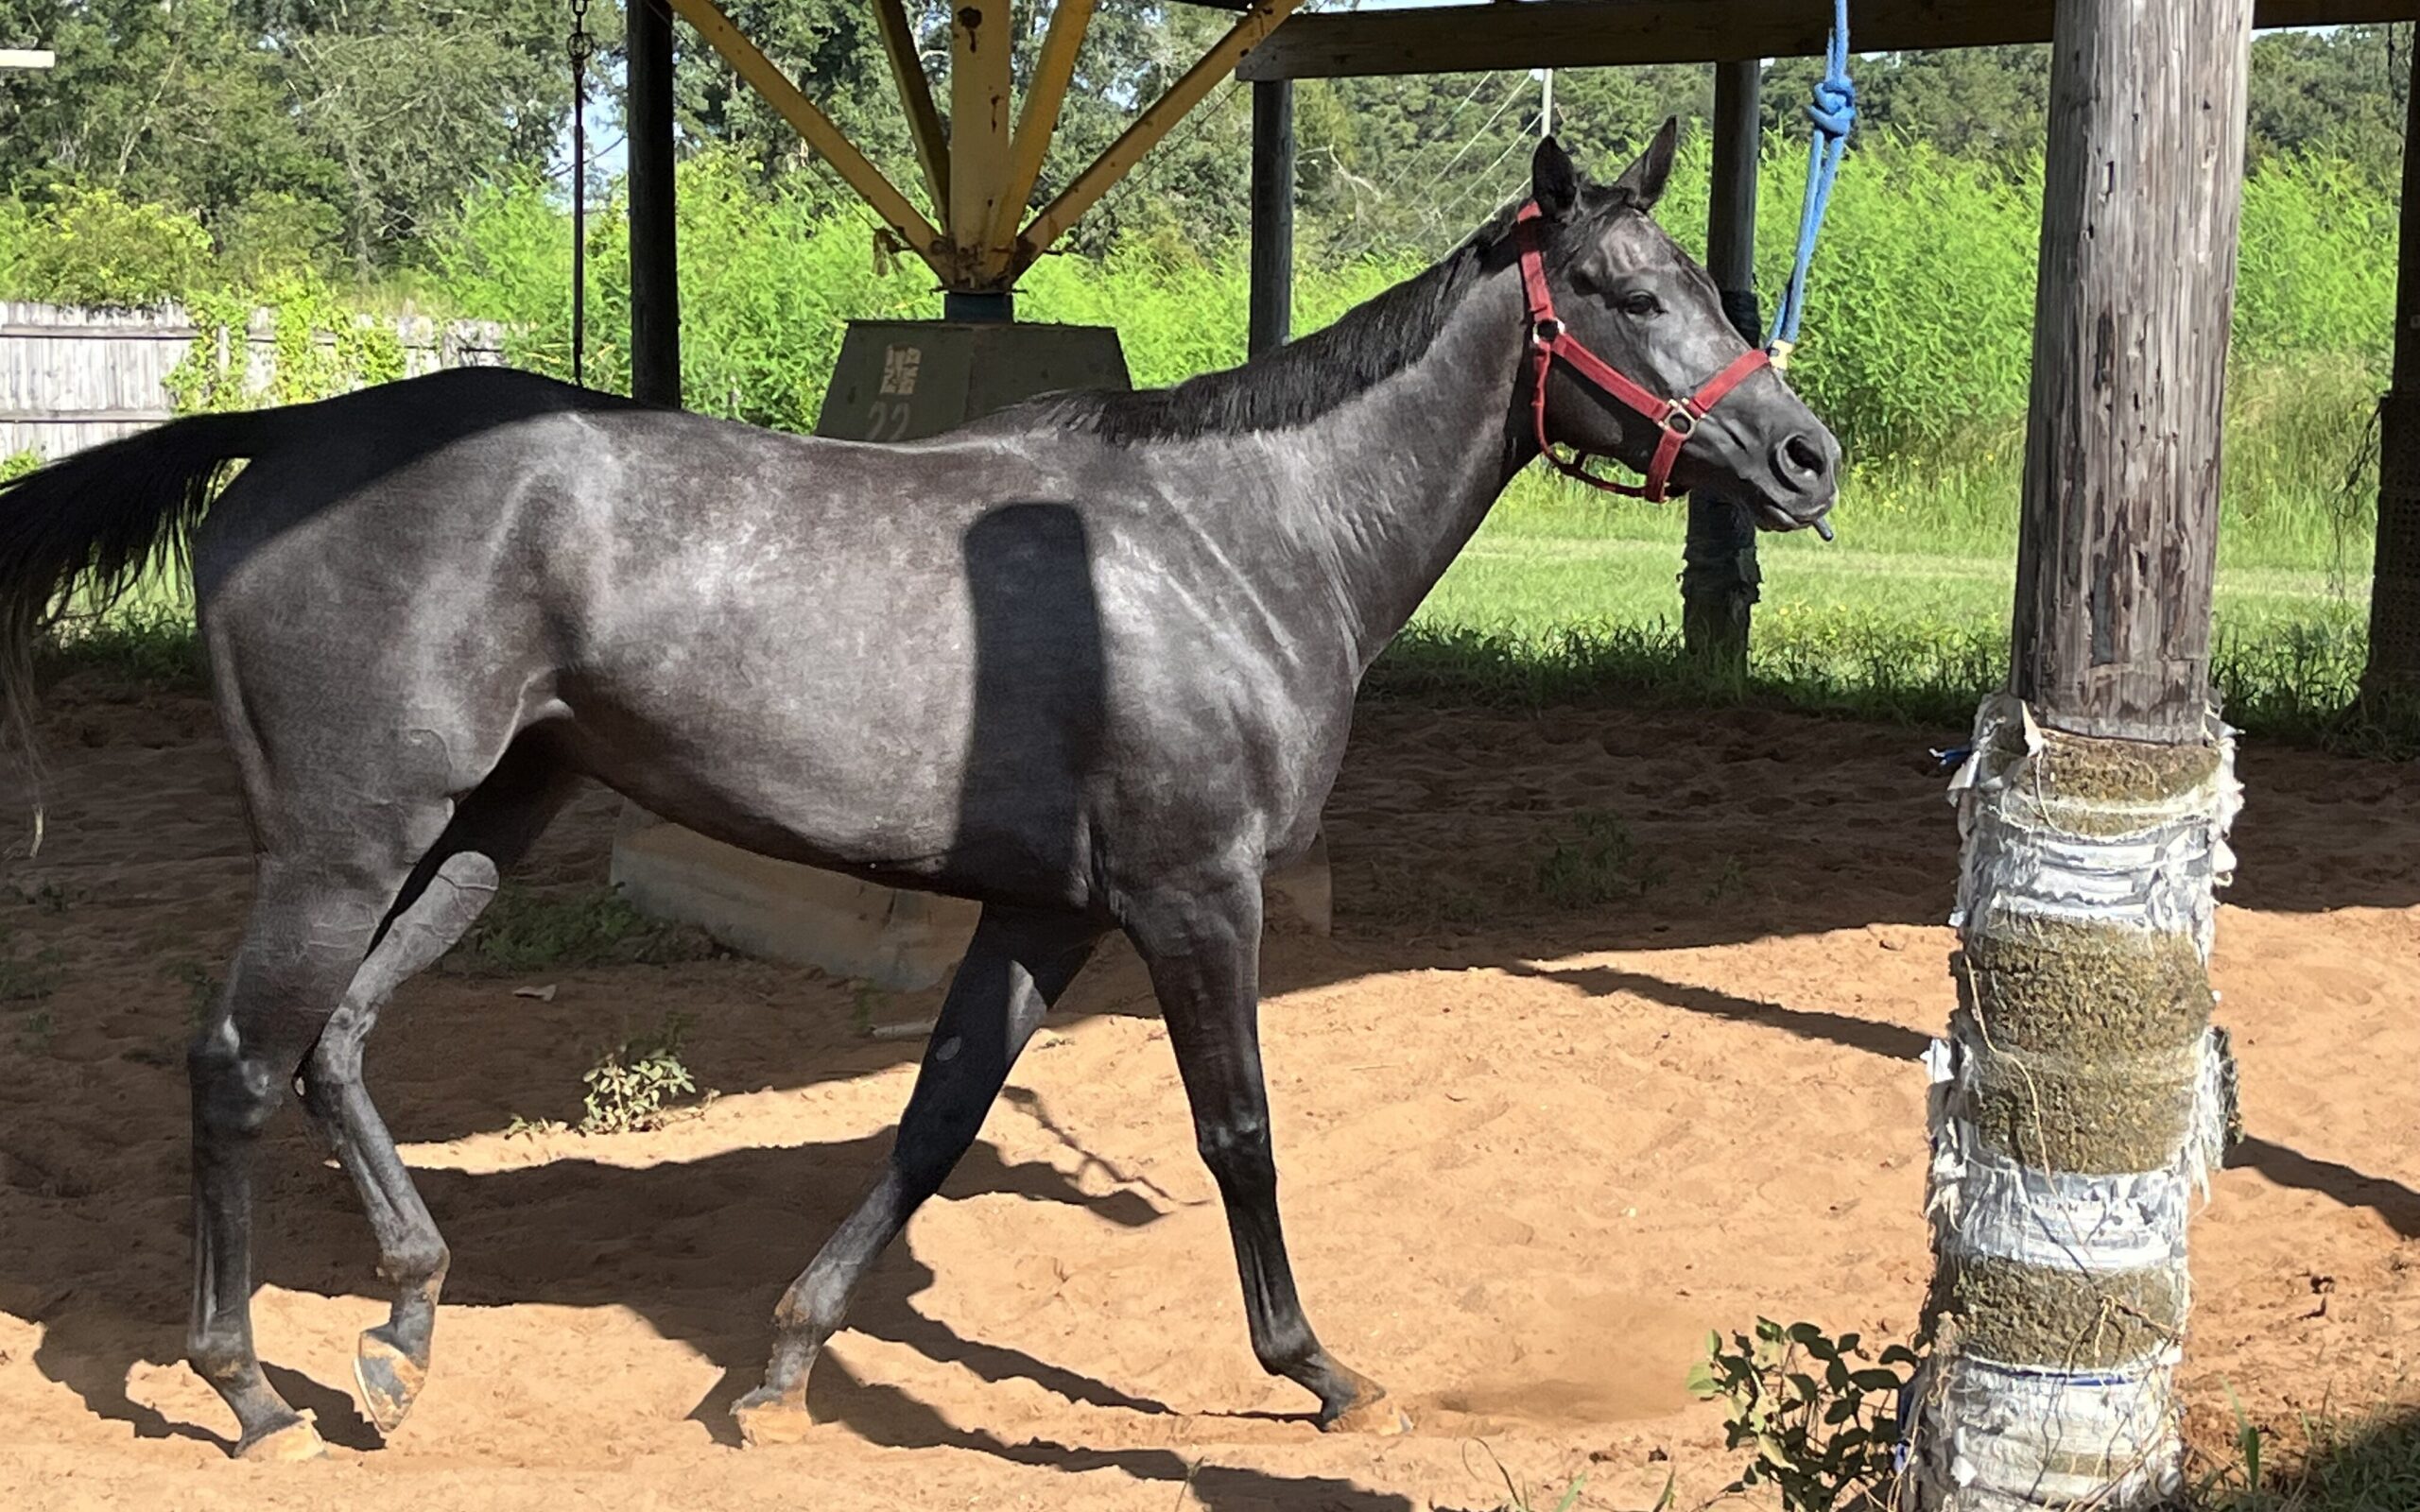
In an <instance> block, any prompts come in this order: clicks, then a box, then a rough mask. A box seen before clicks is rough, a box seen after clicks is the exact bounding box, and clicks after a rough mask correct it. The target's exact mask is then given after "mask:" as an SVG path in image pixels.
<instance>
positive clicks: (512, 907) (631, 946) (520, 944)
mask: <svg viewBox="0 0 2420 1512" xmlns="http://www.w3.org/2000/svg"><path fill="white" fill-rule="evenodd" d="M713 954H716V951H715V948H714V945H713V943H712V942H711V941H709V940H708V939H707V938H706V937H705V936H704V935H703V934H701V933H700V932H699V931H697V930H694V929H691V928H689V927H687V926H686V925H682V924H671V923H664V922H660V921H658V920H656V919H648V918H647V917H646V916H645V915H643V914H641V913H640V912H639V911H638V910H637V909H635V908H633V907H631V904H630V902H629V901H628V900H626V899H625V898H623V897H622V895H621V894H620V893H618V892H603V891H599V892H584V893H579V894H575V895H570V896H551V895H548V894H545V893H539V892H532V891H529V890H527V889H526V888H523V887H519V886H515V885H512V884H510V883H507V884H506V885H505V886H504V887H503V888H502V889H501V890H500V891H499V892H498V893H497V894H496V898H495V901H494V902H492V903H490V904H489V905H488V907H487V911H486V912H485V913H483V914H481V915H480V916H479V919H478V922H477V923H475V924H473V925H472V926H471V928H470V931H469V932H468V933H467V934H465V935H464V936H462V940H461V943H459V944H458V945H457V946H455V948H454V950H453V952H452V954H451V955H450V956H449V964H450V965H451V966H452V967H453V968H454V969H455V970H458V971H476V972H490V973H494V974H499V975H515V974H520V973H526V972H529V971H577V970H579V969H580V968H583V967H595V966H625V965H633V964H635V965H647V966H665V965H670V964H673V963H675V962H680V961H694V960H702V959H704V958H706V957H708V956H710V955H713Z"/></svg>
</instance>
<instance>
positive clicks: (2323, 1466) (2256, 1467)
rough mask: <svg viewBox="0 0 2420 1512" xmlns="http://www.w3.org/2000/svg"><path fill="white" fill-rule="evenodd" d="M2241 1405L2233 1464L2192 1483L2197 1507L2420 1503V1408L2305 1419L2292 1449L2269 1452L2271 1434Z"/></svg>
mask: <svg viewBox="0 0 2420 1512" xmlns="http://www.w3.org/2000/svg"><path fill="white" fill-rule="evenodd" d="M2227 1395H2228V1400H2229V1401H2230V1403H2231V1404H2234V1405H2235V1415H2236V1431H2235V1437H2234V1440H2233V1442H2232V1443H2231V1444H2230V1445H2229V1448H2230V1449H2231V1450H2232V1451H2233V1458H2232V1460H2231V1462H2229V1463H2225V1464H2221V1465H2219V1466H2217V1467H2215V1468H2214V1469H2210V1470H2208V1471H2206V1472H2204V1473H2203V1474H2202V1475H2201V1476H2200V1477H2199V1478H2198V1480H2197V1481H2196V1482H2195V1484H2194V1485H2193V1486H2192V1495H2191V1498H2190V1502H2189V1504H2190V1505H2191V1506H2192V1507H2193V1508H2195V1509H2196V1512H2388V1509H2390V1508H2392V1509H2394V1512H2401V1509H2403V1508H2406V1507H2414V1506H2420V1414H2414V1413H2413V1412H2412V1411H2411V1409H2410V1408H2408V1407H2407V1408H2403V1409H2400V1410H2384V1409H2382V1410H2379V1411H2377V1412H2374V1413H2368V1414H2363V1415H2359V1416H2356V1417H2337V1416H2334V1415H2332V1414H2327V1413H2322V1414H2321V1415H2319V1416H2317V1417H2309V1416H2306V1417H2301V1418H2300V1419H2299V1420H2298V1424H2297V1427H2298V1430H2299V1436H2300V1440H2301V1442H2300V1443H2299V1444H2298V1445H2296V1446H2294V1449H2293V1452H2291V1453H2287V1454H2282V1455H2272V1454H2270V1453H2269V1452H2268V1444H2269V1436H2270V1435H2266V1434H2264V1433H2263V1432H2262V1431H2261V1430H2260V1428H2258V1427H2257V1426H2256V1425H2255V1424H2254V1423H2253V1422H2252V1420H2251V1419H2250V1418H2249V1417H2247V1416H2246V1415H2245V1413H2244V1411H2243V1408H2242V1406H2241V1405H2240V1404H2239V1403H2235V1402H2234V1396H2235V1394H2234V1392H2233V1391H2232V1390H2230V1391H2229V1392H2228V1394H2227Z"/></svg>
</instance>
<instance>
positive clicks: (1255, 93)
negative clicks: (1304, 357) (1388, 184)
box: [1244, 79, 1294, 356]
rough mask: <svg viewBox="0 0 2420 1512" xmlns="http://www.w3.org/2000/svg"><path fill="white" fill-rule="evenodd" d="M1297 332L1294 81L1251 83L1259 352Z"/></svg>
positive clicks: (1252, 348) (1249, 343) (1255, 346)
mask: <svg viewBox="0 0 2420 1512" xmlns="http://www.w3.org/2000/svg"><path fill="white" fill-rule="evenodd" d="M1293 335H1294V85H1293V83H1292V81H1291V80H1288V79H1278V80H1275V81H1273V82H1271V83H1267V84H1254V85H1253V87H1252V326H1251V334H1250V335H1249V336H1248V338H1247V339H1246V341H1245V347H1244V350H1245V351H1247V352H1250V353H1251V354H1252V355H1253V356H1258V355H1259V354H1260V353H1262V352H1268V351H1270V350H1271V349H1272V348H1275V347H1282V346H1284V345H1285V344H1286V343H1287V342H1288V340H1290V339H1291V338H1292V336H1293Z"/></svg>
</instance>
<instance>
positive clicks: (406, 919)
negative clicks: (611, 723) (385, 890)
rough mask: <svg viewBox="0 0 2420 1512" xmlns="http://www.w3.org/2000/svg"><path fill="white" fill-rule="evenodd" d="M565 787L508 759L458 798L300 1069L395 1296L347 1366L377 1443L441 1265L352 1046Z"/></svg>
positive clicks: (560, 776) (394, 1414) (439, 1247)
mask: <svg viewBox="0 0 2420 1512" xmlns="http://www.w3.org/2000/svg"><path fill="white" fill-rule="evenodd" d="M576 785H577V779H576V778H575V777H573V775H572V774H570V773H569V772H565V771H561V770H558V769H556V768H553V767H551V766H550V765H546V764H545V762H544V758H543V757H542V756H540V755H537V754H536V753H534V752H525V751H521V750H516V751H515V752H514V753H513V754H512V755H510V756H508V757H507V759H506V761H505V764H504V765H502V766H500V767H499V768H498V769H497V771H496V772H495V774H494V775H493V776H491V777H490V778H489V779H488V780H487V781H486V782H483V783H481V784H480V785H479V787H478V788H477V789H476V790H475V792H473V793H472V794H471V796H470V797H469V798H467V799H463V801H462V803H461V805H460V807H459V808H458V809H457V810H456V812H455V815H454V819H453V822H452V823H450V824H448V825H447V826H446V829H445V833H444V835H443V837H442V838H441V839H440V840H439V841H438V843H437V845H436V847H435V848H434V849H432V850H431V851H429V853H428V854H427V855H426V856H424V857H423V858H422V860H421V863H420V865H419V866H418V867H417V868H414V869H413V872H412V876H411V880H410V881H409V882H407V883H406V884H405V885H404V890H403V894H402V896H401V897H399V898H398V899H397V900H396V902H395V908H394V911H393V912H392V914H391V915H390V916H389V919H388V923H387V927H386V930H385V932H384V934H383V935H382V936H380V938H379V940H378V943H377V945H376V946H375V947H374V948H373V949H372V951H371V953H370V958H369V959H368V960H366V961H364V962H362V964H361V969H360V971H357V972H355V973H354V979H353V985H352V987H351V988H349V989H347V991H346V992H345V996H344V1003H343V1005H341V1006H340V1007H338V1008H337V1011H336V1014H335V1016H334V1017H333V1018H331V1019H330V1020H329V1021H328V1025H327V1027H326V1028H325V1029H324V1030H322V1031H321V1032H320V1039H319V1042H318V1043H317V1044H315V1045H314V1046H313V1047H312V1049H311V1054H310V1056H309V1057H308V1058H307V1059H306V1060H304V1062H303V1064H302V1106H303V1108H305V1109H306V1110H307V1111H308V1112H309V1114H310V1116H311V1122H312V1123H313V1125H315V1126H316V1127H317V1128H318V1129H319V1131H320V1136H321V1137H322V1138H323V1139H324V1140H326V1142H327V1143H328V1144H329V1146H330V1147H331V1148H332V1149H333V1150H335V1152H336V1156H337V1163H339V1164H341V1165H342V1166H343V1167H344V1169H345V1172H346V1174H347V1175H349V1176H351V1177H353V1181H354V1187H355V1188H356V1189H357V1190H358V1191H359V1192H360V1194H361V1205H362V1207H363V1209H364V1210H365V1211H367V1212H368V1213H369V1216H370V1227H371V1230H372V1232H373V1233H374V1234H375V1235H376V1236H377V1242H378V1274H379V1276H380V1277H381V1278H382V1279H383V1280H386V1281H387V1282H388V1283H389V1284H390V1285H391V1286H393V1287H394V1288H395V1301H394V1306H393V1310H392V1312H391V1313H390V1314H389V1317H388V1319H387V1321H386V1322H385V1323H384V1324H382V1325H380V1326H379V1327H377V1328H373V1329H370V1330H368V1331H366V1332H363V1334H362V1335H361V1338H360V1340H359V1342H358V1344H357V1345H356V1346H355V1351H354V1383H355V1384H357V1385H358V1386H359V1387H360V1389H361V1400H362V1405H363V1406H364V1407H365V1408H366V1409H367V1410H368V1411H369V1414H370V1419H371V1421H372V1422H374V1423H376V1424H377V1425H378V1431H379V1432H380V1433H382V1434H391V1433H393V1432H394V1431H395V1430H396V1429H397V1428H399V1427H401V1426H402V1424H403V1421H404V1416H405V1415H406V1413H408V1412H409V1411H410V1410H411V1405H412V1400H413V1398H415V1397H416V1396H418V1395H419V1393H420V1388H421V1383H422V1382H423V1380H425V1379H426V1377H427V1372H428V1359H429V1336H430V1333H431V1332H432V1330H433V1329H434V1328H435V1327H436V1322H437V1297H438V1292H439V1289H440V1288H441V1287H442V1286H443V1285H444V1283H445V1268H446V1262H447V1259H448V1256H447V1253H446V1249H445V1241H444V1239H443V1237H442V1236H441V1235H440V1234H439V1233H438V1231H437V1224H436V1222H435V1221H434V1220H433V1219H431V1218H430V1217H429V1215H428V1209H427V1207H426V1206H424V1205H423V1203H422V1201H421V1198H420V1193H419V1192H418V1191H417V1190H416V1189H415V1188H414V1187H413V1185H412V1178H411V1174H410V1173H409V1172H408V1171H407V1170H406V1168H405V1166H404V1162H403V1158H402V1157H401V1156H399V1155H397V1154H396V1152H395V1142H394V1139H393V1137H392V1136H391V1135H389V1133H388V1132H387V1125H386V1123H385V1121H384V1120H382V1119H381V1118H380V1117H379V1116H378V1108H377V1107H376V1105H375V1104H373V1103H372V1101H371V1099H370V1091H369V1089H368V1088H367V1087H365V1086H364V1085H363V1084H362V1079H361V1048H362V1044H363V1042H364V1041H365V1040H368V1039H369V1038H370V1033H371V1031H372V1029H373V1028H375V1027H376V1026H377V1022H378V1010H379V1009H380V1008H381V1007H383V1006H385V1005H386V1002H387V999H388V998H389V996H391V995H392V994H393V992H394V990H395V989H396V988H398V987H401V986H402V985H403V984H404V983H405V982H406V981H407V980H409V979H410V978H411V977H412V976H413V974H414V973H416V972H418V971H421V970H423V968H425V967H427V966H429V965H430V964H432V963H433V962H435V961H436V960H437V958H438V957H439V956H441V955H443V954H445V953H446V952H447V951H449V950H451V949H453V947H454V943H455V942H456V941H457V940H458V939H460V938H461V937H462V935H463V932H464V931H466V930H468V929H469V928H470V927H471V925H472V923H473V922H474V921H475V919H477V918H478V917H479V913H480V911H481V910H482V909H484V908H485V907H486V906H487V905H488V903H489V902H490V901H492V900H493V898H494V897H495V889H496V884H497V881H498V879H499V878H500V877H501V875H502V873H503V872H504V870H505V869H506V868H509V867H510V866H511V865H512V864H513V862H515V861H516V860H518V859H519V858H520V856H521V854H522V852H523V851H527V849H528V847H529V845H530V843H531V842H532V841H534V840H536V839H537V837H538V835H539V834H540V833H542V832H544V829H545V827H546V825H547V823H548V821H549V820H551V819H552V818H553V817H554V816H555V815H556V814H557V813H558V812H559V811H560V810H561V809H562V805H563V802H564V800H565V799H568V798H569V797H570V796H571V793H572V791H573V789H574V787H575V786H576Z"/></svg>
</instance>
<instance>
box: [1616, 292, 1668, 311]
mask: <svg viewBox="0 0 2420 1512" xmlns="http://www.w3.org/2000/svg"><path fill="white" fill-rule="evenodd" d="M1614 308H1615V309H1617V310H1619V311H1621V312H1622V314H1624V315H1654V314H1657V313H1659V312H1660V311H1662V310H1663V308H1664V301H1661V300H1659V299H1657V298H1656V297H1655V296H1654V295H1652V294H1650V293H1648V292H1647V291H1646V290H1645V289H1636V290H1634V291H1632V292H1631V293H1628V294H1624V295H1622V296H1620V297H1619V298H1618V299H1616V300H1615V301H1614Z"/></svg>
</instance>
